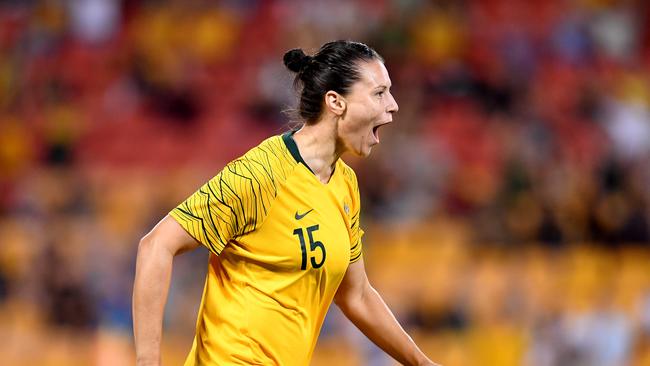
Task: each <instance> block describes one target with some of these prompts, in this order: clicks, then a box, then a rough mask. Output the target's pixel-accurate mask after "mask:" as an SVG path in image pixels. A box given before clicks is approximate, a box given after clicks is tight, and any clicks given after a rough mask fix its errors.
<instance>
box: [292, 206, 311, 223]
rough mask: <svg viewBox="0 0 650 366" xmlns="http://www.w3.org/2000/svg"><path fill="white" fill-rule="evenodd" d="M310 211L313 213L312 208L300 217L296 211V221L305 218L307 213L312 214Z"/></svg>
mask: <svg viewBox="0 0 650 366" xmlns="http://www.w3.org/2000/svg"><path fill="white" fill-rule="evenodd" d="M312 211H314V209H313V208H312V209H311V210H309V211H307V212H305V213H304V214H302V215H301V214H299V213H298V211H296V220H300V219H302V218H303V217H305V216H307V214H308V213H310V212H312Z"/></svg>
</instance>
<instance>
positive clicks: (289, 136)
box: [282, 131, 315, 175]
mask: <svg viewBox="0 0 650 366" xmlns="http://www.w3.org/2000/svg"><path fill="white" fill-rule="evenodd" d="M295 132H296V131H289V132H286V133H284V134H282V141H284V144H285V145H286V146H287V149H288V150H289V152H290V153H291V156H293V158H294V159H295V160H296V161H297V162H298V163H301V164H302V165H304V166H306V167H307V169H309V171H310V172H311V173H312V174H314V175H315V173H314V171H313V170H311V168H310V167H309V165H307V163H305V160H303V158H302V156H301V155H300V151H298V145H296V141H295V140H294V139H293V134H294V133H295Z"/></svg>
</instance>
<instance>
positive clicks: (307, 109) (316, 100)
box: [284, 41, 384, 124]
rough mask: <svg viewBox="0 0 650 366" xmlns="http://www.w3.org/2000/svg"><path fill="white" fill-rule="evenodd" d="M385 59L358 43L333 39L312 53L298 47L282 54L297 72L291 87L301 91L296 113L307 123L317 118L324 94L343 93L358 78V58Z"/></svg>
mask: <svg viewBox="0 0 650 366" xmlns="http://www.w3.org/2000/svg"><path fill="white" fill-rule="evenodd" d="M372 60H379V61H382V62H383V61H384V59H383V58H382V57H381V56H379V54H378V53H377V52H376V51H375V50H373V49H372V48H370V47H368V46H367V45H365V44H363V43H360V42H352V41H334V42H328V43H325V44H324V45H323V46H322V47H321V48H320V49H319V50H318V52H317V53H316V54H315V55H313V56H307V55H306V54H305V52H303V50H302V49H300V48H295V49H292V50H290V51H288V52H287V53H285V54H284V65H285V66H286V67H287V68H288V69H289V70H291V71H293V72H295V73H296V78H295V80H294V86H295V87H296V89H297V90H298V92H299V94H300V104H299V106H298V114H299V115H300V117H301V118H302V119H303V120H304V121H305V122H306V123H308V124H309V123H314V122H316V121H317V120H318V118H319V117H320V115H321V112H322V110H323V96H325V93H327V92H328V91H330V90H332V91H335V92H337V93H339V94H341V95H346V94H347V93H348V92H349V91H350V87H351V86H352V84H354V83H355V82H356V81H358V80H359V79H360V78H361V74H360V73H359V65H358V63H359V61H372Z"/></svg>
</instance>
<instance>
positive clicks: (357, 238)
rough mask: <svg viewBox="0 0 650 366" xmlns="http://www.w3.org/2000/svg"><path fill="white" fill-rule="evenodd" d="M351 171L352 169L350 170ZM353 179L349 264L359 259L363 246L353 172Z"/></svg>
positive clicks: (359, 209) (359, 208)
mask: <svg viewBox="0 0 650 366" xmlns="http://www.w3.org/2000/svg"><path fill="white" fill-rule="evenodd" d="M350 170H352V169H350ZM352 177H353V181H352V184H353V197H352V210H351V211H352V212H351V214H352V216H351V219H350V263H354V262H356V261H358V260H359V259H361V257H362V249H363V244H362V243H361V237H362V236H363V233H364V232H363V229H361V226H360V223H361V199H360V195H359V185H358V183H357V179H356V176H355V175H354V172H353V173H352Z"/></svg>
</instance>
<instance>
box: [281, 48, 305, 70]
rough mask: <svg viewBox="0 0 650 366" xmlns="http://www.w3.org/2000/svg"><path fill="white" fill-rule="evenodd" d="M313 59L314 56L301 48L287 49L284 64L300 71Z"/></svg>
mask: <svg viewBox="0 0 650 366" xmlns="http://www.w3.org/2000/svg"><path fill="white" fill-rule="evenodd" d="M311 59H312V57H311V56H307V55H305V52H303V50H302V49H300V48H294V49H292V50H289V51H287V53H285V54H284V58H283V60H284V66H286V67H287V69H289V70H291V71H293V72H300V70H302V69H303V68H305V66H307V64H308V63H309V61H310V60H311Z"/></svg>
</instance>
